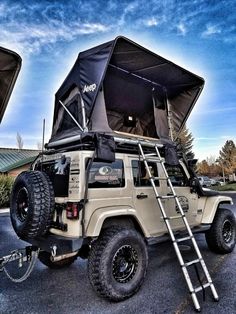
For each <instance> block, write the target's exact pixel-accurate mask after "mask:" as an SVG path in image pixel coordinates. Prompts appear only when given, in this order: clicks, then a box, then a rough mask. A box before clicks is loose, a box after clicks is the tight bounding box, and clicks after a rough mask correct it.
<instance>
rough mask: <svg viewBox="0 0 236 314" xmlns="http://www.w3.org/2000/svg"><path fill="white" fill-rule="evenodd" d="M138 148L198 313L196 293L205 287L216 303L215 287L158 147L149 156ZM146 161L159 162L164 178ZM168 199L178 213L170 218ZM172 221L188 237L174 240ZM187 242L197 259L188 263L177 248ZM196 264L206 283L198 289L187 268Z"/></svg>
mask: <svg viewBox="0 0 236 314" xmlns="http://www.w3.org/2000/svg"><path fill="white" fill-rule="evenodd" d="M138 147H139V151H140V155H141V156H142V160H143V162H144V165H145V168H146V171H147V175H148V178H149V181H150V182H151V185H152V187H153V190H154V192H155V196H156V200H157V203H158V205H159V207H160V211H161V214H162V218H163V219H164V222H165V225H166V227H167V230H168V232H169V235H170V238H171V240H172V243H173V246H174V249H175V253H176V255H177V258H178V261H179V263H180V266H181V268H182V272H183V275H184V278H185V280H186V283H187V286H188V289H189V292H190V294H191V297H192V300H193V304H194V307H195V309H196V311H198V312H200V311H201V307H200V304H199V301H198V298H197V293H198V292H199V291H201V290H203V289H205V288H207V287H210V289H211V292H212V295H213V298H214V300H215V301H218V300H219V297H218V294H217V292H216V289H215V286H214V284H213V282H212V279H211V276H210V274H209V271H208V269H207V266H206V264H205V262H204V260H203V257H202V254H201V252H200V250H199V247H198V245H197V242H196V240H195V238H194V235H193V233H192V230H191V228H190V226H189V223H188V221H187V218H186V216H185V213H184V211H183V208H182V206H181V204H180V202H179V199H178V196H177V194H176V192H175V189H174V187H173V185H172V183H171V180H170V178H169V175H168V173H167V170H166V167H165V161H164V159H163V158H162V157H161V155H160V152H159V149H158V146H157V145H155V153H151V154H144V150H143V147H142V144H141V143H138ZM141 156H140V157H141ZM149 157H151V159H149ZM148 161H152V162H153V161H157V162H159V163H160V164H161V166H162V169H163V172H164V177H153V176H152V174H151V171H150V169H149V167H148ZM155 180H166V181H167V183H168V185H169V188H170V191H171V195H165V196H160V195H159V194H158V192H157V189H156V185H155ZM170 198H172V199H174V200H175V204H176V206H177V208H178V212H179V214H178V215H177V216H170V217H168V216H167V215H166V212H165V209H164V206H163V203H162V200H163V199H170ZM172 219H182V221H183V223H184V225H185V227H186V231H187V234H188V236H186V237H182V238H178V239H177V238H176V236H175V235H174V232H173V230H172V228H171V224H170V221H171V220H172ZM187 240H191V241H192V244H193V248H194V250H195V252H196V255H197V259H195V260H192V261H190V262H186V261H184V259H183V255H182V253H181V251H180V247H179V243H182V242H184V241H187ZM198 263H199V264H200V265H201V267H202V269H203V273H204V275H205V278H206V281H207V283H205V284H203V285H200V286H199V287H193V284H192V280H191V278H190V275H189V271H188V267H189V266H191V265H194V264H198Z"/></svg>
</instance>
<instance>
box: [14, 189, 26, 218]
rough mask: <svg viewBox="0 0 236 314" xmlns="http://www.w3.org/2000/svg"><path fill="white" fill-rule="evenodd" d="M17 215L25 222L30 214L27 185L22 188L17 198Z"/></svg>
mask: <svg viewBox="0 0 236 314" xmlns="http://www.w3.org/2000/svg"><path fill="white" fill-rule="evenodd" d="M16 206H17V211H16V212H17V217H18V219H19V220H20V221H21V222H24V221H25V219H26V217H27V215H28V206H29V196H28V191H27V190H26V188H25V187H23V188H20V189H19V191H18V194H17V198H16Z"/></svg>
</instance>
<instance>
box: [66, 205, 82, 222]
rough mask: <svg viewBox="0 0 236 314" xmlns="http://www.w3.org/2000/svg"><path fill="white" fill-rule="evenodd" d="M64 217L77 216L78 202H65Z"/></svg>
mask: <svg viewBox="0 0 236 314" xmlns="http://www.w3.org/2000/svg"><path fill="white" fill-rule="evenodd" d="M66 218H67V219H78V218H79V204H78V203H71V202H70V203H67V206H66Z"/></svg>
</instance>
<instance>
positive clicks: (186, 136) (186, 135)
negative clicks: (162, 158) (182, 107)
mask: <svg viewBox="0 0 236 314" xmlns="http://www.w3.org/2000/svg"><path fill="white" fill-rule="evenodd" d="M174 137H175V134H174ZM193 140H194V138H193V135H192V133H191V132H189V130H188V129H187V127H186V125H185V126H184V127H183V129H182V131H181V132H180V133H179V135H178V137H177V138H176V140H175V142H176V144H177V145H178V146H177V147H178V149H179V150H181V151H182V152H183V153H184V154H185V155H186V157H187V159H193V158H194V153H193V151H192V149H193Z"/></svg>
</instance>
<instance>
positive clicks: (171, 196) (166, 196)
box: [157, 195, 177, 200]
mask: <svg viewBox="0 0 236 314" xmlns="http://www.w3.org/2000/svg"><path fill="white" fill-rule="evenodd" d="M175 197H177V195H164V196H157V198H160V199H163V200H165V199H169V198H175Z"/></svg>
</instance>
